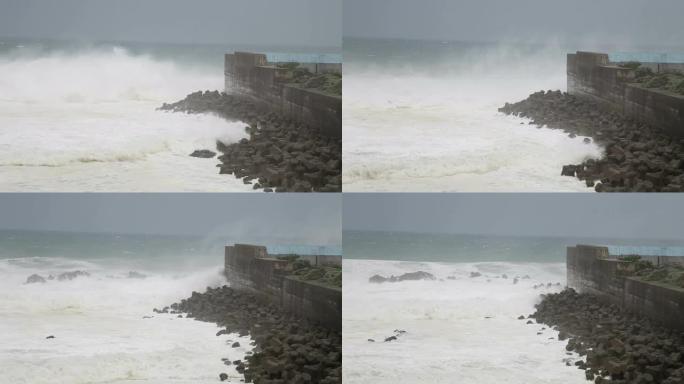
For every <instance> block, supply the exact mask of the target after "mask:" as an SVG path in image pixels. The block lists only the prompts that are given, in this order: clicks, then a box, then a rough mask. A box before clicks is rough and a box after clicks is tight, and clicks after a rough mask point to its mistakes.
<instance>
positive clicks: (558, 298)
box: [528, 289, 684, 384]
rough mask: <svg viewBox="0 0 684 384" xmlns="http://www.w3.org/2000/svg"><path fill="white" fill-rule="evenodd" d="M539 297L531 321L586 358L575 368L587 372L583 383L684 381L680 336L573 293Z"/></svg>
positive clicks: (683, 350)
mask: <svg viewBox="0 0 684 384" xmlns="http://www.w3.org/2000/svg"><path fill="white" fill-rule="evenodd" d="M542 297H543V299H542V301H541V302H540V303H539V304H537V305H536V312H535V313H534V314H532V315H530V316H529V317H530V318H533V319H535V320H536V321H537V322H538V323H543V324H546V325H548V326H550V327H553V328H554V329H556V330H558V331H559V334H558V339H559V340H566V339H567V340H568V343H567V346H566V348H565V349H566V350H567V351H569V352H576V353H578V354H579V355H580V356H582V357H584V358H585V360H578V361H576V362H575V363H574V364H575V365H576V366H577V367H578V368H579V369H583V370H585V375H586V378H587V380H591V381H594V382H595V383H608V382H610V383H635V384H641V383H662V384H675V383H684V358H683V357H684V332H681V331H677V330H672V329H668V328H664V327H662V326H660V325H658V324H656V323H655V322H652V321H650V320H649V319H645V318H640V317H637V316H635V315H632V314H630V313H628V312H626V311H623V310H621V309H620V308H618V307H617V306H615V305H606V304H604V303H602V302H600V301H599V300H598V299H597V298H596V297H595V296H592V295H588V294H578V293H577V292H575V291H574V290H573V289H565V290H564V291H562V292H560V293H554V294H547V295H543V296H542ZM528 323H530V321H528ZM567 364H568V365H569V364H570V361H568V362H567Z"/></svg>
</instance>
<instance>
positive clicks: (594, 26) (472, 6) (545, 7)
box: [343, 0, 684, 47]
mask: <svg viewBox="0 0 684 384" xmlns="http://www.w3.org/2000/svg"><path fill="white" fill-rule="evenodd" d="M343 7H344V22H343V23H344V24H343V25H344V35H345V36H351V37H384V38H388V37H389V38H413V39H436V40H466V41H506V40H516V41H518V40H523V41H535V42H543V41H549V40H555V39H557V40H559V41H561V42H571V43H576V42H584V43H585V44H586V43H588V42H596V43H597V44H603V43H605V44H621V45H636V44H639V45H643V44H655V43H660V44H659V45H676V46H679V47H682V44H684V43H683V42H684V27H682V25H683V24H684V20H682V16H683V15H684V1H682V0H570V1H568V0H421V1H416V0H344V5H343Z"/></svg>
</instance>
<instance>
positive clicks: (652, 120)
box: [567, 52, 684, 137]
mask: <svg viewBox="0 0 684 384" xmlns="http://www.w3.org/2000/svg"><path fill="white" fill-rule="evenodd" d="M626 64H627V63H613V62H610V60H609V57H608V55H607V54H605V53H594V52H576V53H571V54H568V56H567V87H568V93H570V94H572V95H577V96H582V97H586V98H590V99H592V100H594V101H597V102H599V103H600V104H601V105H603V106H605V107H608V108H610V109H612V110H616V111H618V112H620V113H622V114H624V115H625V116H628V117H630V118H633V119H635V120H637V121H640V122H643V123H646V124H651V125H653V126H655V127H658V128H660V129H663V130H664V131H666V132H668V133H669V134H671V135H674V136H678V137H679V136H684V95H680V94H676V93H674V92H671V91H667V90H663V89H658V88H648V87H646V86H645V85H644V84H640V83H638V82H637V81H636V79H637V76H638V73H637V69H636V68H635V67H633V66H630V65H626ZM639 66H640V67H641V68H648V69H649V70H650V71H651V72H653V73H655V74H659V73H662V74H664V73H671V72H676V71H680V72H681V71H682V70H684V64H676V63H640V65H639Z"/></svg>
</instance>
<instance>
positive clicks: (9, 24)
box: [0, 0, 342, 47]
mask: <svg viewBox="0 0 684 384" xmlns="http://www.w3.org/2000/svg"><path fill="white" fill-rule="evenodd" d="M341 14H342V4H341V0H286V1H283V0H192V1H188V0H0V36H2V35H4V36H18V37H55V38H77V39H83V40H118V41H147V42H149V41H151V42H172V43H218V44H230V43H233V44H245V45H250V44H254V45H268V46H273V45H288V46H317V47H340V46H341V34H342V17H341Z"/></svg>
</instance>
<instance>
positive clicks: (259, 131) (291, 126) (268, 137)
mask: <svg viewBox="0 0 684 384" xmlns="http://www.w3.org/2000/svg"><path fill="white" fill-rule="evenodd" d="M159 109H160V110H164V111H171V112H186V113H206V112H212V113H216V114H218V115H220V116H222V117H224V118H226V119H230V120H242V121H247V122H250V125H249V127H247V128H246V129H245V132H246V133H248V134H249V138H243V139H241V140H240V141H238V142H236V143H223V142H220V141H217V143H216V150H217V151H218V152H220V153H221V155H220V156H219V157H218V159H219V160H220V161H221V163H220V164H219V165H218V167H219V173H220V174H232V175H234V177H237V178H244V177H245V176H249V177H251V178H253V179H259V183H258V184H259V188H263V190H264V192H272V191H274V190H275V191H276V192H311V191H316V192H340V191H341V190H342V140H341V139H340V138H333V137H326V136H322V135H321V134H320V131H319V130H318V128H317V127H311V126H308V125H302V124H297V123H295V122H293V121H292V120H290V119H288V118H286V117H284V116H282V115H280V114H277V113H273V112H271V113H263V111H261V110H260V108H259V107H258V106H257V105H256V104H255V102H254V101H253V100H252V99H250V98H249V97H246V96H242V95H227V94H225V93H219V92H201V91H200V92H195V93H192V94H190V95H188V96H187V97H186V98H185V99H183V100H180V101H178V102H176V103H173V104H164V105H163V106H162V107H160V108H159ZM196 152H198V151H196ZM243 182H244V183H246V184H248V183H251V182H250V180H244V181H243Z"/></svg>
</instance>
